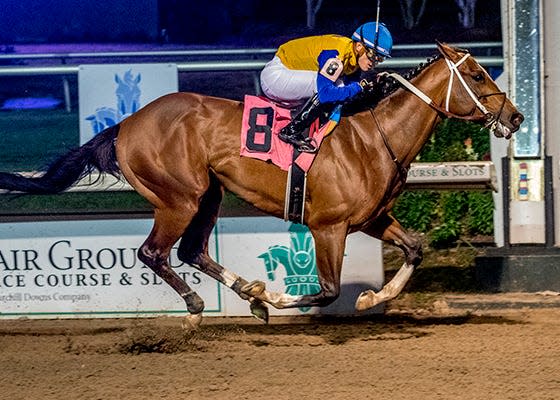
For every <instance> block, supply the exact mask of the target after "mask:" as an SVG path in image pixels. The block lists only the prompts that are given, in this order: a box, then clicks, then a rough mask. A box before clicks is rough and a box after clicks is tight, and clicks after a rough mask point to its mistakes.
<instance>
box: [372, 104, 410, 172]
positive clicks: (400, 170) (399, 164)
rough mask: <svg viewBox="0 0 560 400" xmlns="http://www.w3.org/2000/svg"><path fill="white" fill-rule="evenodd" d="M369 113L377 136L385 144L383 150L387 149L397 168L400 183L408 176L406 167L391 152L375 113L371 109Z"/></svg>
mask: <svg viewBox="0 0 560 400" xmlns="http://www.w3.org/2000/svg"><path fill="white" fill-rule="evenodd" d="M369 112H370V113H371V116H372V118H373V120H374V121H375V125H377V130H378V131H379V134H380V135H381V138H382V139H383V143H385V148H386V149H387V152H388V153H389V156H391V159H392V160H393V162H394V163H395V165H396V166H397V171H398V172H399V178H400V179H401V181H405V180H406V177H407V176H408V167H405V166H403V164H402V163H401V162H400V161H399V159H398V157H397V156H396V155H395V152H394V151H393V149H392V148H391V145H390V144H389V139H387V135H386V134H385V132H384V131H383V128H382V127H381V124H380V123H379V120H378V119H377V117H376V116H375V113H374V112H373V110H372V109H371V108H370V109H369Z"/></svg>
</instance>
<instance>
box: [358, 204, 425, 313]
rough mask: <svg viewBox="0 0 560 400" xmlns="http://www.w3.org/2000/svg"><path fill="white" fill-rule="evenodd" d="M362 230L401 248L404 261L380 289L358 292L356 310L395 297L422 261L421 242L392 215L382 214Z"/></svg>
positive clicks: (365, 308)
mask: <svg viewBox="0 0 560 400" xmlns="http://www.w3.org/2000/svg"><path fill="white" fill-rule="evenodd" d="M363 232H364V233H367V234H368V235H370V236H373V237H375V238H377V239H381V240H383V241H385V242H387V243H391V244H394V245H395V246H398V247H399V248H401V249H402V250H403V252H404V255H405V262H404V264H403V265H402V267H401V268H400V269H399V271H398V272H397V273H396V274H395V276H394V277H393V279H391V281H390V282H389V283H387V284H386V285H385V286H383V288H382V289H381V291H379V292H377V293H375V292H374V291H373V290H366V291H365V292H362V293H361V294H360V296H359V297H358V300H357V301H356V310H358V311H363V310H367V309H370V308H372V307H375V306H376V305H378V304H380V303H383V302H385V301H387V300H391V299H394V298H395V297H397V296H398V295H399V294H400V293H401V291H402V290H403V288H404V287H405V285H406V283H407V282H408V280H409V279H410V277H411V275H412V273H413V272H414V270H415V269H416V267H417V266H418V265H420V263H421V262H422V244H421V243H420V241H419V240H416V239H415V238H413V237H411V236H410V235H408V234H407V233H406V231H405V230H404V228H403V227H402V226H401V225H400V224H399V222H398V221H397V220H396V219H395V218H394V217H393V216H392V215H388V214H383V215H382V216H381V217H380V218H378V219H377V220H376V221H375V222H374V223H373V224H371V225H370V226H368V227H367V228H366V229H364V230H363Z"/></svg>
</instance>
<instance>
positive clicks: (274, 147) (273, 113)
mask: <svg viewBox="0 0 560 400" xmlns="http://www.w3.org/2000/svg"><path fill="white" fill-rule="evenodd" d="M290 120H291V117H290V110H289V109H287V108H284V107H281V106H279V105H278V104H275V103H272V102H271V101H270V100H268V99H267V98H264V97H259V96H250V95H246V96H245V107H244V109H243V120H242V124H241V155H242V156H243V157H251V158H256V159H259V160H263V161H270V162H272V163H273V164H275V165H277V166H278V167H280V168H281V169H282V170H284V171H288V170H289V168H290V165H292V161H293V162H295V163H297V165H298V166H299V167H300V168H301V169H303V170H304V171H305V172H307V171H308V170H309V168H311V164H312V163H313V160H314V159H315V156H316V155H317V153H301V154H300V155H299V156H298V157H297V158H296V159H295V160H294V159H293V156H294V148H293V146H292V145H291V144H289V143H285V142H283V141H282V140H280V139H279V138H278V132H280V130H281V129H282V128H284V127H285V126H286V125H287V124H288V123H289V122H290ZM317 125H318V124H312V127H311V129H310V133H309V136H310V137H312V138H313V139H314V141H315V145H316V146H317V147H319V146H320V145H321V142H322V141H323V138H324V136H325V132H328V131H329V129H328V128H329V126H328V125H329V124H326V125H325V126H323V127H321V128H320V129H317Z"/></svg>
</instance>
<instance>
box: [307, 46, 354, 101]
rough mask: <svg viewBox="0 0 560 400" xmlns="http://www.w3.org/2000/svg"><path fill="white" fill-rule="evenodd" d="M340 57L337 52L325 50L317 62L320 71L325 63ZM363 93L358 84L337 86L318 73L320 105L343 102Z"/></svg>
mask: <svg viewBox="0 0 560 400" xmlns="http://www.w3.org/2000/svg"><path fill="white" fill-rule="evenodd" d="M336 56H338V51H337V50H323V51H322V52H321V54H319V57H318V58H317V61H318V62H319V70H321V69H322V68H323V66H324V65H325V63H326V62H327V61H328V60H329V59H331V58H334V57H336ZM361 91H362V88H361V86H360V85H359V83H358V82H352V83H350V84H348V85H344V86H336V85H335V83H334V82H333V81H331V80H330V79H328V78H327V77H325V76H323V75H321V74H319V73H317V94H318V95H319V102H320V103H332V102H343V101H345V100H347V99H349V98H351V97H354V96H355V95H357V94H358V93H360V92H361Z"/></svg>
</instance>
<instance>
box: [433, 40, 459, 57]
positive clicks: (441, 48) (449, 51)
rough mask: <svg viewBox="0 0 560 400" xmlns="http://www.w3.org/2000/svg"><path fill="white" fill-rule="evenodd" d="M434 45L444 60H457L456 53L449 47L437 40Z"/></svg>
mask: <svg viewBox="0 0 560 400" xmlns="http://www.w3.org/2000/svg"><path fill="white" fill-rule="evenodd" d="M436 44H437V47H438V50H439V52H440V53H441V54H442V55H443V56H444V57H445V58H447V59H449V60H451V61H456V60H455V59H456V58H457V52H456V51H455V50H454V49H453V48H452V47H451V46H449V45H447V44H446V43H442V42H440V41H439V40H436Z"/></svg>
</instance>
